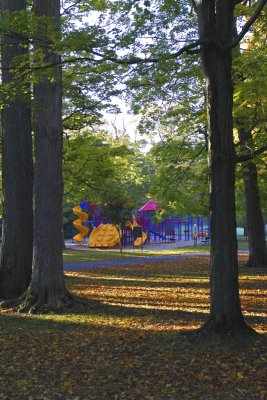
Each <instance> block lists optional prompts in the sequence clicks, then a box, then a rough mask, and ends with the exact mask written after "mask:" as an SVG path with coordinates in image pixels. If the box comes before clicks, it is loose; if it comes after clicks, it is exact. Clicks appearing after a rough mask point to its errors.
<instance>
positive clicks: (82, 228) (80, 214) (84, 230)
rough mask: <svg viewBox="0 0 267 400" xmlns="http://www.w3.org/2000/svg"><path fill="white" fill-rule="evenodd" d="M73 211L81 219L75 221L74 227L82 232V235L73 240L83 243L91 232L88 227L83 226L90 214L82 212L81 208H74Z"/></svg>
mask: <svg viewBox="0 0 267 400" xmlns="http://www.w3.org/2000/svg"><path fill="white" fill-rule="evenodd" d="M72 211H73V212H74V214H76V215H77V217H79V218H78V219H76V220H75V221H73V225H74V227H75V228H76V229H77V230H78V231H80V233H77V235H75V236H74V238H73V239H74V240H76V242H83V240H84V237H85V236H86V235H87V234H88V232H89V229H88V228H87V227H86V226H83V222H85V221H87V219H88V214H87V213H86V212H84V211H82V209H81V207H80V206H77V207H74V208H73V209H72Z"/></svg>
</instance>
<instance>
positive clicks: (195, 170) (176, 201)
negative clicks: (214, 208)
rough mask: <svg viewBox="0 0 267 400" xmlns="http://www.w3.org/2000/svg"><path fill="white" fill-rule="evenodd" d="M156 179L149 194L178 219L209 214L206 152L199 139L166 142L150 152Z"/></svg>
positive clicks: (176, 139) (181, 138) (178, 138)
mask: <svg viewBox="0 0 267 400" xmlns="http://www.w3.org/2000/svg"><path fill="white" fill-rule="evenodd" d="M151 153H152V157H153V159H154V161H155V168H156V171H155V177H154V179H153V181H152V184H151V187H150V193H151V194H152V195H157V196H158V201H159V202H160V204H161V205H163V206H164V208H165V209H166V208H167V209H168V208H170V209H172V211H173V212H175V213H176V215H181V214H182V215H190V214H200V215H207V214H208V185H207V184H208V176H207V165H206V164H207V162H206V149H205V146H204V145H203V143H202V142H199V141H198V139H197V138H196V139H195V141H192V142H190V141H189V139H188V138H187V137H186V136H185V137H183V136H182V137H181V136H180V137H179V136H178V137H176V138H175V137H174V138H167V139H165V140H163V141H161V142H159V143H158V144H156V145H154V147H153V148H152V150H151Z"/></svg>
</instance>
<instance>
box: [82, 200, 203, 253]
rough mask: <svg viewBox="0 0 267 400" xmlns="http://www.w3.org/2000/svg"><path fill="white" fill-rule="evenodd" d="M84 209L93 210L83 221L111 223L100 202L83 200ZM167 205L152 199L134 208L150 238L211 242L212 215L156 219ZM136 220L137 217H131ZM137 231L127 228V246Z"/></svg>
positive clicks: (125, 234)
mask: <svg viewBox="0 0 267 400" xmlns="http://www.w3.org/2000/svg"><path fill="white" fill-rule="evenodd" d="M80 207H81V209H82V210H84V211H87V212H88V213H89V219H88V221H86V222H84V224H83V225H85V226H86V225H90V226H92V227H93V228H97V227H98V226H99V225H100V224H107V223H109V221H108V220H107V219H106V218H103V217H102V216H101V213H100V211H99V209H98V207H97V206H95V205H91V204H90V203H89V202H88V201H84V202H83V203H81V204H80ZM162 210H163V209H162V208H161V207H160V206H159V205H158V204H157V203H155V202H154V201H152V200H150V201H148V202H147V203H146V204H144V205H143V206H142V207H140V208H139V209H138V210H137V211H135V212H133V219H135V221H136V223H137V224H138V225H139V226H140V227H141V228H142V231H143V232H145V234H146V241H147V242H150V243H157V242H178V241H179V242H180V241H185V242H188V241H194V243H195V244H197V241H198V240H199V241H200V242H204V243H207V242H208V241H209V238H210V222H209V218H208V217H206V218H205V217H202V216H194V217H193V216H185V217H181V216H177V217H167V218H162V219H161V221H160V222H157V221H156V218H155V215H156V212H157V211H158V212H161V211H162ZM131 222H133V221H131ZM134 239H135V238H134V232H133V230H132V229H129V226H125V227H124V228H123V235H122V244H123V246H127V245H132V244H133V242H134Z"/></svg>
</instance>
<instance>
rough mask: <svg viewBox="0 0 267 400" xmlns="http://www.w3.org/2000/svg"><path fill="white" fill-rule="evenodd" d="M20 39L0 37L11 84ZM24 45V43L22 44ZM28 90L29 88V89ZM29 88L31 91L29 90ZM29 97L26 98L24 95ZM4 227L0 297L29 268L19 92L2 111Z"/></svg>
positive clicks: (27, 119) (11, 3)
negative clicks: (11, 67) (12, 69)
mask: <svg viewBox="0 0 267 400" xmlns="http://www.w3.org/2000/svg"><path fill="white" fill-rule="evenodd" d="M0 7H1V10H2V11H5V10H10V11H23V10H25V9H26V1H25V0H1V1H0ZM22 42H23V39H21V38H19V37H18V36H14V37H13V36H12V33H11V34H10V35H6V36H2V38H1V58H2V82H3V83H4V84H5V83H11V82H12V81H13V79H14V74H13V73H12V72H10V70H9V69H8V68H10V66H11V65H12V64H13V59H14V57H16V56H23V55H27V51H28V49H27V47H22V46H21V44H22ZM24 44H25V43H24ZM28 89H29V88H28ZM29 91H30V90H29ZM27 97H28V98H27ZM1 118H2V187H3V230H2V246H1V259H0V298H2V299H10V298H16V297H18V296H20V295H21V294H22V293H23V292H24V291H25V290H26V289H27V287H28V285H29V283H30V279H31V271H32V230H33V215H32V214H33V212H32V181H33V177H32V175H33V171H32V138H31V106H30V94H28V96H27V95H26V96H25V94H24V96H23V99H22V98H20V96H19V94H18V95H16V96H15V98H13V99H12V100H11V102H10V103H8V104H6V106H5V108H4V109H3V110H2V115H1Z"/></svg>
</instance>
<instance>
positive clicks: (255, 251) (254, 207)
mask: <svg viewBox="0 0 267 400" xmlns="http://www.w3.org/2000/svg"><path fill="white" fill-rule="evenodd" d="M238 134H239V140H240V142H241V143H244V142H246V141H247V140H251V139H252V135H251V132H250V131H246V130H245V129H243V128H240V129H239V130H238ZM241 169H242V174H243V179H244V188H245V201H246V215H247V232H248V244H249V259H248V262H247V265H248V266H249V267H253V268H262V267H266V266H267V251H266V241H265V230H264V220H263V215H262V211H261V201H260V191H259V186H258V173H257V167H256V164H255V162H254V161H253V160H250V161H249V162H247V163H243V164H242V165H241Z"/></svg>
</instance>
